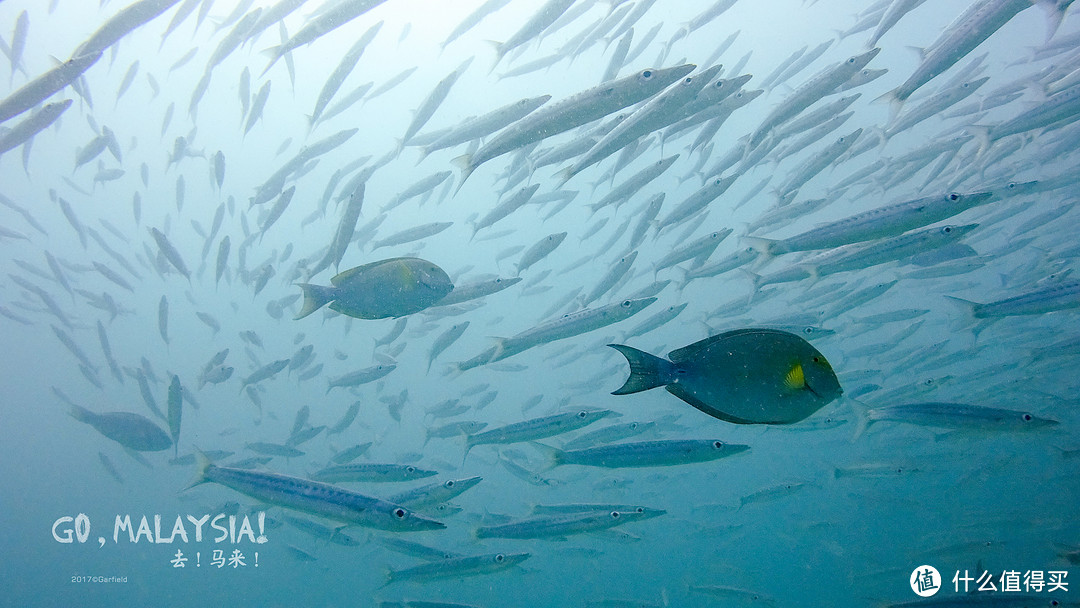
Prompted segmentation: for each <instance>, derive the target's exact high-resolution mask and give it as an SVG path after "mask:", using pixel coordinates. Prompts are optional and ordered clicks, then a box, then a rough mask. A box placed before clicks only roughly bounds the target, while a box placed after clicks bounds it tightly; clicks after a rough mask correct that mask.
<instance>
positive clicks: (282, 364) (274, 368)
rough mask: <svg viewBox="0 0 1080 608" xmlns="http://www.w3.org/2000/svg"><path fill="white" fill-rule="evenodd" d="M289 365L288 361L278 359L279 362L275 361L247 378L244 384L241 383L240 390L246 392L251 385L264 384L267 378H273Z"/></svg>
mask: <svg viewBox="0 0 1080 608" xmlns="http://www.w3.org/2000/svg"><path fill="white" fill-rule="evenodd" d="M288 365H289V360H288V359H278V360H277V361H274V362H272V363H267V364H266V365H264V366H262V367H260V368H259V369H257V370H255V371H254V372H251V375H250V376H248V377H247V378H244V380H243V382H242V383H241V386H240V390H244V388H245V387H247V386H248V385H249V384H255V383H257V382H262V381H263V380H266V379H267V378H273V377H274V375H275V374H277V373H278V372H280V371H281V370H283V369H285V368H286V367H287V366H288Z"/></svg>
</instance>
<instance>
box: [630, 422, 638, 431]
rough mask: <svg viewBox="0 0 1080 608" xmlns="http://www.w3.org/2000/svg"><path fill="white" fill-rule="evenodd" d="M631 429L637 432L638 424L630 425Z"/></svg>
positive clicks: (632, 423)
mask: <svg viewBox="0 0 1080 608" xmlns="http://www.w3.org/2000/svg"><path fill="white" fill-rule="evenodd" d="M630 429H631V430H637V423H636V422H631V423H630Z"/></svg>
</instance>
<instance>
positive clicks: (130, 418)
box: [71, 404, 173, 452]
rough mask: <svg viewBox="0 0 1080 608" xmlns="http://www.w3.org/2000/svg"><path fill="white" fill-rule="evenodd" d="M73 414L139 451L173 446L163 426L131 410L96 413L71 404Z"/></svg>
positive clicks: (81, 420)
mask: <svg viewBox="0 0 1080 608" xmlns="http://www.w3.org/2000/svg"><path fill="white" fill-rule="evenodd" d="M71 416H72V417H73V418H75V419H76V420H78V421H79V422H85V423H86V424H89V425H90V426H92V427H94V428H95V429H97V431H98V432H99V433H101V434H102V435H104V436H106V437H108V438H109V439H112V440H113V441H115V442H116V443H119V444H120V445H122V446H124V447H125V448H131V449H132V450H136V451H139V452H160V451H161V450H167V449H169V448H170V447H172V444H173V442H172V440H171V439H169V435H168V434H166V433H165V431H163V430H161V427H159V426H158V425H156V424H154V423H153V422H150V421H149V420H147V419H146V418H144V417H142V416H140V415H138V414H132V413H130V412H105V413H104V414H95V413H94V412H91V411H90V410H88V409H86V408H82V407H79V406H77V405H74V404H72V405H71Z"/></svg>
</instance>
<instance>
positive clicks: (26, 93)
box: [0, 0, 176, 122]
mask: <svg viewBox="0 0 1080 608" xmlns="http://www.w3.org/2000/svg"><path fill="white" fill-rule="evenodd" d="M172 1H173V2H175V1H176V0H172ZM100 58H101V52H100V51H98V52H97V53H90V54H84V55H76V56H75V57H74V58H73V59H70V60H68V61H67V62H66V63H62V64H60V65H58V66H56V67H55V68H53V69H51V70H49V71H48V72H45V73H44V74H42V75H41V76H38V77H37V78H35V79H34V80H31V81H30V82H28V83H26V84H24V85H23V86H22V87H20V88H19V89H18V90H17V91H15V92H14V93H12V94H10V95H8V96H7V97H5V98H4V99H3V100H0V122H3V121H5V120H8V119H9V118H11V117H13V116H18V115H19V114H22V113H23V112H25V111H27V110H29V109H30V108H32V107H34V106H36V105H38V104H39V103H41V102H43V101H45V100H46V99H48V98H49V97H50V96H52V94H53V93H56V92H57V91H59V90H61V89H63V88H64V87H66V86H68V85H69V84H71V83H72V82H74V81H75V80H77V79H78V78H79V76H82V74H83V72H85V71H86V70H88V69H90V66H92V65H94V63H95V62H96V61H97V60H98V59H100Z"/></svg>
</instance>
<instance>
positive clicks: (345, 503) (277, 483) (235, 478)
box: [189, 457, 446, 532]
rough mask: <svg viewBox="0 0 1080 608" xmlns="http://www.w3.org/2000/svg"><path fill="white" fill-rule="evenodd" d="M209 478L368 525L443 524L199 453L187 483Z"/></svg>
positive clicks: (408, 528) (411, 527)
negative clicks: (216, 462) (193, 474)
mask: <svg viewBox="0 0 1080 608" xmlns="http://www.w3.org/2000/svg"><path fill="white" fill-rule="evenodd" d="M208 482H213V483H217V484H220V485H223V486H225V487H228V488H232V489H233V490H236V491H237V492H240V493H241V494H244V495H246V496H250V497H252V498H254V499H256V500H261V501H263V502H266V503H269V504H273V505H277V506H279V507H285V508H287V509H293V510H295V511H301V512H304V513H309V514H311V515H318V516H320V517H325V518H327V519H332V520H335V521H340V522H344V523H349V524H355V525H358V526H364V527H367V528H377V529H379V530H389V531H392V532H412V531H419V530H439V529H442V528H445V527H446V525H445V524H442V523H440V522H437V521H435V520H433V519H428V518H426V517H423V516H422V515H418V514H416V513H413V512H412V511H410V510H409V509H406V508H405V507H402V506H400V505H395V504H394V503H391V502H387V501H385V500H381V499H378V498H373V497H371V496H365V495H363V494H360V493H357V492H350V491H349V490H345V489H342V488H338V487H336V486H332V485H330V484H326V483H321V482H318V481H310V480H308V479H301V478H299V477H290V476H288V475H280V474H277V473H263V472H259V471H248V470H244V469H237V468H232V467H219V466H217V465H214V464H212V463H211V462H210V461H209V460H208V459H207V458H206V457H201V458H200V462H199V468H198V472H197V475H196V479H195V482H194V483H192V484H191V486H189V487H194V486H197V485H199V484H203V483H208Z"/></svg>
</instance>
